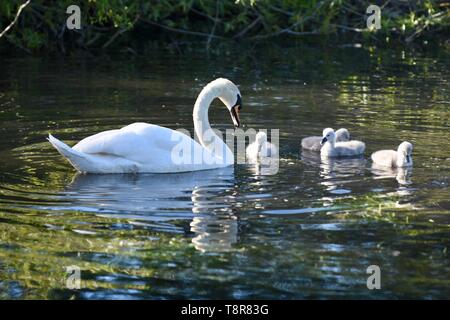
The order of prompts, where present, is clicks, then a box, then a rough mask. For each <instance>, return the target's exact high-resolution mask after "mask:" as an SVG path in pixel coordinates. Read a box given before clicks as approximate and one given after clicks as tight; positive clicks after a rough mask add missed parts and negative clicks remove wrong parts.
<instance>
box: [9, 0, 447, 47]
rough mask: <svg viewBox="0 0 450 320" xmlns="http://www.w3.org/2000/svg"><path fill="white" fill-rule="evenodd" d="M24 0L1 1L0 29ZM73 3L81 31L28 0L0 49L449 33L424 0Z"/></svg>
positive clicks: (443, 4) (50, 7)
mask: <svg viewBox="0 0 450 320" xmlns="http://www.w3.org/2000/svg"><path fill="white" fill-rule="evenodd" d="M24 2H25V1H22V0H20V1H19V0H14V1H2V3H0V30H4V29H5V28H6V27H7V26H8V25H9V24H10V23H11V21H13V20H14V18H15V16H16V15H17V11H18V8H19V6H20V5H22V4H23V3H24ZM378 2H379V1H356V0H355V1H329V0H324V1H315V0H314V1H309V0H308V1H306V0H305V1H287V0H276V1H271V0H259V1H254V0H240V1H234V0H226V1H219V0H217V1H198V0H194V1H178V0H176V1H175V0H166V1H126V0H122V1H117V0H116V1H106V0H97V1H87V0H86V1H79V2H78V3H77V5H79V7H80V10H81V29H80V30H68V29H67V27H66V20H67V18H68V17H69V14H67V13H66V10H67V7H68V6H70V5H72V4H73V3H72V1H43V0H35V1H32V2H30V4H29V5H28V6H27V7H26V8H25V9H24V10H23V12H21V14H20V17H19V18H18V19H17V21H16V23H15V25H14V27H13V28H11V30H10V31H9V32H8V33H7V34H5V35H4V37H3V38H2V39H1V40H0V48H1V49H2V50H4V49H5V48H11V47H13V48H16V49H19V50H22V51H26V52H28V53H35V52H41V51H57V52H63V53H66V52H70V51H71V50H73V49H76V48H78V49H85V50H98V49H102V50H114V49H116V50H117V49H118V50H126V51H130V52H136V51H139V49H140V48H139V47H138V46H137V45H136V43H137V41H136V40H137V39H138V40H139V41H143V40H146V41H149V40H150V41H156V42H157V43H165V44H171V45H175V46H179V45H180V44H183V43H185V42H186V41H192V40H199V39H200V40H202V42H203V45H204V48H206V49H209V47H210V46H211V44H213V43H215V42H219V41H224V40H227V41H242V40H245V41H266V40H272V39H274V38H278V37H281V36H291V37H297V38H299V37H301V38H311V37H313V38H317V37H323V36H324V35H327V36H330V35H331V36H338V37H340V36H341V35H343V34H346V35H350V36H351V37H354V38H356V39H357V40H358V41H367V42H373V41H375V42H380V41H381V42H386V41H392V39H396V40H397V39H398V40H400V41H402V42H406V43H411V42H414V41H417V39H419V38H428V37H430V36H433V37H438V38H439V37H440V38H443V39H444V41H445V39H446V38H445V37H444V35H445V34H446V32H448V31H449V21H450V14H449V8H450V2H448V1H442V0H427V1H397V0H392V1H387V2H384V1H383V2H379V3H378ZM373 3H376V4H378V5H379V6H380V7H381V29H380V30H378V31H377V32H370V31H369V30H368V29H367V25H366V21H367V18H368V15H367V14H366V9H367V7H368V6H369V5H370V4H373Z"/></svg>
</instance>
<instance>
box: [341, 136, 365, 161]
mask: <svg viewBox="0 0 450 320" xmlns="http://www.w3.org/2000/svg"><path fill="white" fill-rule="evenodd" d="M365 150H366V144H365V143H364V142H362V141H358V140H351V141H344V142H336V144H335V148H334V151H335V152H334V156H336V157H351V156H360V155H362V154H363V153H364V151H365Z"/></svg>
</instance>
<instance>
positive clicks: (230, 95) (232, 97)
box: [207, 78, 242, 127]
mask: <svg viewBox="0 0 450 320" xmlns="http://www.w3.org/2000/svg"><path fill="white" fill-rule="evenodd" d="M207 87H211V88H212V89H213V90H214V91H215V95H216V96H217V97H218V98H219V99H220V101H222V102H223V104H225V105H226V106H227V108H228V110H229V111H230V114H231V119H232V120H233V123H234V126H235V127H239V126H240V125H241V121H240V119H239V111H240V110H241V108H242V101H241V92H240V91H239V89H238V87H237V86H236V85H235V84H234V83H233V82H231V81H230V80H228V79H225V78H218V79H216V80H214V81H212V82H210V83H209V84H208V85H207Z"/></svg>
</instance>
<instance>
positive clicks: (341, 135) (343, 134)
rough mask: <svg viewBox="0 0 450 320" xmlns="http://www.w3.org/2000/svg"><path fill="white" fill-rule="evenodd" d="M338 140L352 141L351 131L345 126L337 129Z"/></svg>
mask: <svg viewBox="0 0 450 320" xmlns="http://www.w3.org/2000/svg"><path fill="white" fill-rule="evenodd" d="M336 141H337V142H340V141H350V132H348V130H347V129H345V128H340V129H338V130H336Z"/></svg>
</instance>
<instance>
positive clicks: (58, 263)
mask: <svg viewBox="0 0 450 320" xmlns="http://www.w3.org/2000/svg"><path fill="white" fill-rule="evenodd" d="M449 68H450V53H449V51H448V50H447V51H446V50H444V49H435V50H434V49H430V50H426V51H424V52H416V51H413V50H410V51H408V50H406V51H405V50H403V49H396V50H391V49H376V48H372V47H364V46H363V47H362V48H358V47H356V48H352V47H350V46H341V47H339V46H336V47H332V46H327V47H320V48H317V47H316V48H315V47H308V46H306V45H305V46H300V45H296V44H291V45H289V46H283V47H277V46H276V45H273V46H269V47H255V48H247V49H246V50H241V49H240V48H231V49H230V48H228V49H224V50H223V52H221V54H210V55H205V54H204V53H196V52H189V53H186V54H182V55H180V54H175V53H174V54H172V53H168V52H166V51H164V52H162V51H161V52H158V51H157V52H155V53H151V54H149V55H147V56H145V57H132V56H119V57H113V58H111V57H109V58H108V57H100V58H81V57H75V58H66V59H62V58H12V57H2V62H1V65H0V74H1V76H0V124H1V125H0V136H1V139H0V159H1V161H0V298H6V299H10V298H18V299H35V298H51V299H60V298H62V299H66V298H78V299H103V298H108V299H173V298H192V299H196V298H211V299H221V298H237V299H245V298H249V299H253V298H269V299H294V298H295V299H296V298H325V299H326V298H356V299H359V298H368V299H381V298H425V299H429V298H449V297H450V261H449V253H448V251H449V249H450V200H449V199H450V191H449V183H450V153H449V150H450V135H449V131H448V129H449V118H450V111H449V108H450V74H449V72H448V70H449ZM219 76H224V77H227V78H229V79H231V80H233V81H234V82H235V83H236V84H238V85H239V87H240V90H241V93H242V100H243V109H242V112H241V121H242V123H243V124H244V125H245V128H246V129H248V128H255V129H262V128H264V129H279V130H280V140H279V143H280V154H281V159H280V163H279V172H278V174H276V175H261V174H258V172H257V171H256V170H255V168H254V167H252V166H251V165H236V166H234V168H233V167H229V168H225V169H220V170H211V171H203V172H194V173H183V174H160V175H151V174H147V175H80V174H77V173H76V172H75V171H74V170H73V168H72V167H71V166H70V165H69V164H68V163H67V162H66V161H65V160H64V159H63V158H62V157H61V156H60V155H59V154H58V153H57V152H56V151H55V150H54V149H53V148H52V147H51V145H50V144H49V143H47V142H46V140H45V138H46V135H47V134H48V133H49V132H51V133H52V134H54V135H55V136H56V137H58V138H60V139H62V140H63V141H65V142H67V143H68V144H69V145H73V144H74V143H75V142H76V141H79V140H81V139H82V138H84V137H86V136H88V135H91V134H94V133H96V132H99V131H103V130H107V129H113V128H119V127H121V126H124V125H127V124H130V123H132V122H136V121H143V122H150V123H154V124H158V125H162V126H166V127H170V128H174V129H178V128H185V129H189V130H191V132H192V129H193V124H192V107H193V104H194V101H195V98H196V96H197V94H198V93H199V92H200V90H201V88H202V87H203V86H204V85H205V84H206V83H208V82H209V81H211V80H212V79H214V78H216V77H219ZM210 119H211V123H212V125H213V127H215V128H218V129H221V130H225V129H229V128H231V127H232V123H231V119H230V116H229V113H228V112H227V111H226V109H225V108H224V107H222V106H221V104H220V103H217V102H216V103H215V104H214V106H213V107H212V108H211V109H210ZM325 127H334V128H339V127H346V128H348V129H349V131H350V133H351V134H352V137H354V138H357V139H359V140H362V141H365V142H366V145H367V150H366V155H365V159H359V160H339V161H331V162H321V161H320V159H318V157H317V155H315V154H311V153H302V152H301V150H300V149H299V146H300V141H301V138H303V137H305V136H309V135H320V134H321V131H322V129H323V128H325ZM403 140H408V141H410V142H412V143H413V144H414V154H413V158H414V167H413V169H412V170H407V171H404V170H403V171H399V172H397V171H379V170H374V169H372V168H371V161H370V154H371V153H372V152H374V151H376V150H379V149H385V148H389V149H395V148H396V147H397V146H398V144H399V143H400V142H401V141H403ZM370 265H378V266H379V267H380V270H381V289H380V290H368V288H367V286H366V283H367V278H368V277H369V276H370V274H368V273H367V267H368V266H370ZM69 266H78V267H79V268H80V269H81V288H80V289H78V290H75V289H70V288H68V287H67V278H68V276H69V274H68V273H67V272H66V268H67V267H69Z"/></svg>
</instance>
